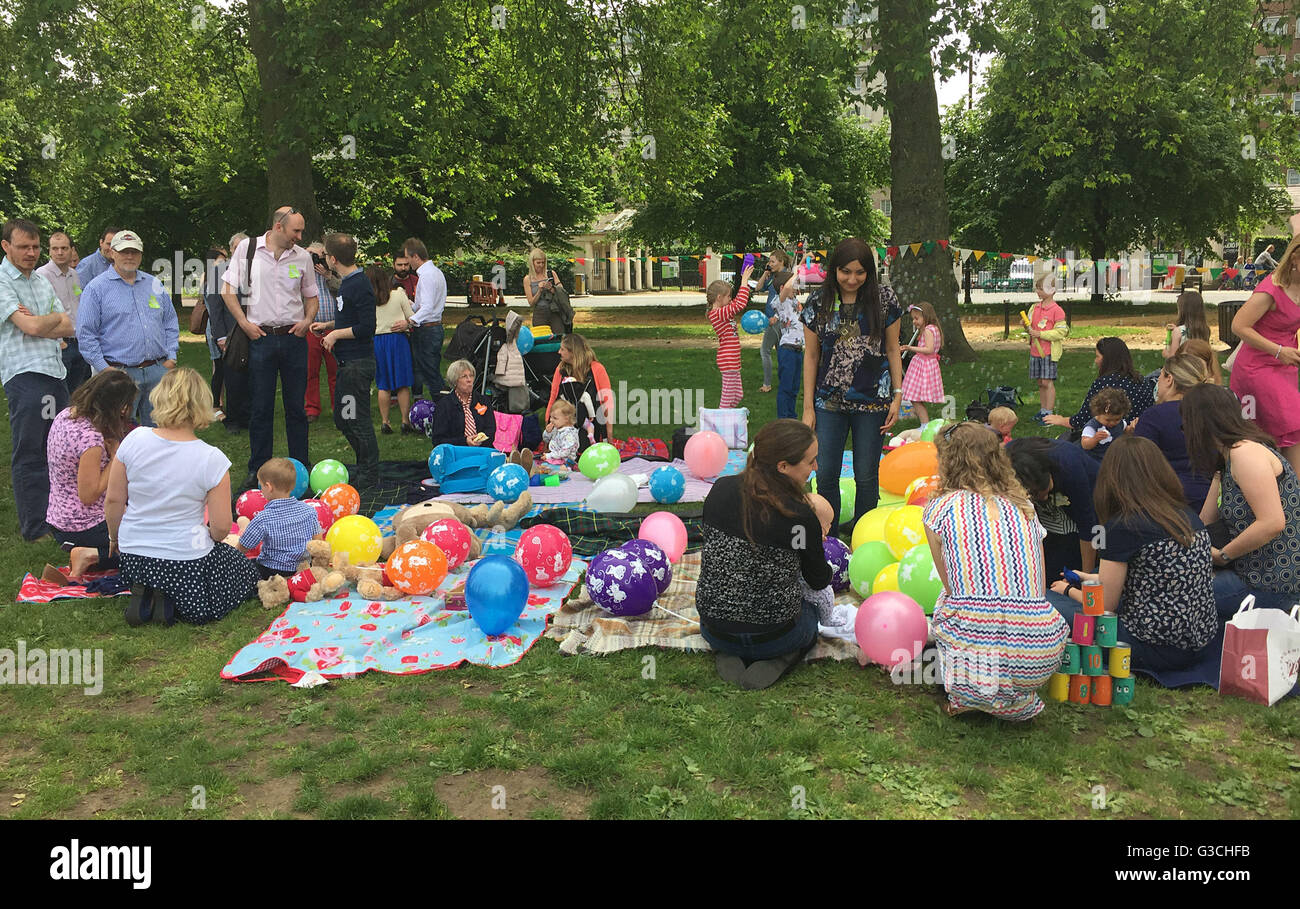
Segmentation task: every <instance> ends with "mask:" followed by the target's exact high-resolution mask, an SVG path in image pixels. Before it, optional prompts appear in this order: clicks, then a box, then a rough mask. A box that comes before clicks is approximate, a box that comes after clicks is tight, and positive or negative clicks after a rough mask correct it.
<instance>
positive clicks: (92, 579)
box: [15, 565, 131, 603]
mask: <svg viewBox="0 0 1300 909" xmlns="http://www.w3.org/2000/svg"><path fill="white" fill-rule="evenodd" d="M62 570H63V571H64V573H67V571H68V567H67V566H66V565H65V566H64V567H63V569H62ZM116 577H117V572H116V571H88V572H86V581H87V582H88V583H86V584H67V585H59V584H52V583H50V582H49V581H42V580H41V579H40V578H38V577H36V575H34V574H32V573H31V572H28V573H27V576H26V577H24V578H23V582H22V584H20V585H19V586H18V596H17V597H16V598H15V602H17V603H49V602H52V601H53V600H94V599H99V598H100V597H110V596H125V595H126V594H128V593H130V592H131V591H130V589H129V588H124V589H121V590H115V591H113V592H111V593H110V592H108V589H111V587H115V586H117V585H111V584H106V583H96V582H102V581H103V579H105V578H116Z"/></svg>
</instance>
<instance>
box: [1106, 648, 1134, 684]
mask: <svg viewBox="0 0 1300 909" xmlns="http://www.w3.org/2000/svg"><path fill="white" fill-rule="evenodd" d="M1132 658H1133V647H1132V646H1131V645H1130V644H1128V643H1126V642H1125V641H1119V642H1117V643H1116V644H1115V646H1114V647H1112V648H1110V675H1111V678H1114V679H1126V678H1128V677H1129V676H1130V675H1132V674H1133V671H1132V667H1131V666H1130V665H1129V663H1130V661H1131V660H1132Z"/></svg>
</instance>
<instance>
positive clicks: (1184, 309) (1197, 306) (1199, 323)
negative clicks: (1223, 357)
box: [1175, 290, 1210, 343]
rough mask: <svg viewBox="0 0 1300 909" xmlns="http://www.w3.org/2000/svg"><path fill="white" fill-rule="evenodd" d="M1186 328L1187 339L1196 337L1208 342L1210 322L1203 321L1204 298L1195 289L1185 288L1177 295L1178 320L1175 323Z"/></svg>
mask: <svg viewBox="0 0 1300 909" xmlns="http://www.w3.org/2000/svg"><path fill="white" fill-rule="evenodd" d="M1175 324H1177V325H1181V326H1183V327H1184V328H1186V329H1187V340H1188V341H1190V340H1192V339H1193V338H1196V339H1198V340H1201V341H1205V342H1206V343H1209V340H1210V324H1209V323H1208V322H1206V321H1205V299H1204V298H1203V297H1202V296H1201V295H1200V293H1199V292H1198V291H1195V290H1185V291H1183V292H1182V293H1180V294H1179V295H1178V320H1177V322H1176V323H1175Z"/></svg>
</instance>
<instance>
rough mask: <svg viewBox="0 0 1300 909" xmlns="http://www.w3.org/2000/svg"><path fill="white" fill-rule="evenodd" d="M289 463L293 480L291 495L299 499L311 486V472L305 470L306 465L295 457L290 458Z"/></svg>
mask: <svg viewBox="0 0 1300 909" xmlns="http://www.w3.org/2000/svg"><path fill="white" fill-rule="evenodd" d="M289 463H290V464H292V465H293V473H294V481H293V492H292V493H291V495H292V496H293V497H294V498H295V499H301V498H302V497H303V495H304V494H305V493H306V492H307V490H308V489H310V488H311V474H309V473H308V472H307V465H305V464H303V462H302V461H299V460H298V459H297V458H290V459H289Z"/></svg>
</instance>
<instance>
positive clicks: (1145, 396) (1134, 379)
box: [1043, 338, 1155, 436]
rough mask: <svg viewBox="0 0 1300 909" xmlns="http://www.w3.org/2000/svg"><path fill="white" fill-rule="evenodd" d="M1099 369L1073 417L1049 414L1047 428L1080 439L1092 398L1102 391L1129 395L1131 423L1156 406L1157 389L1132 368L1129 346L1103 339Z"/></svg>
mask: <svg viewBox="0 0 1300 909" xmlns="http://www.w3.org/2000/svg"><path fill="white" fill-rule="evenodd" d="M1093 364H1094V365H1095V366H1096V367H1097V378H1095V379H1093V380H1092V385H1091V386H1089V388H1088V393H1087V394H1086V395H1084V396H1083V403H1082V404H1080V405H1079V410H1078V412H1076V413H1075V414H1074V416H1072V417H1066V416H1062V415H1060V414H1054V413H1053V414H1048V415H1047V416H1045V417H1043V423H1044V424H1045V425H1047V426H1063V427H1065V428H1067V429H1073V430H1074V431H1075V434H1076V436H1077V434H1078V433H1080V432H1082V431H1083V427H1085V426H1087V425H1088V421H1089V420H1091V419H1092V409H1091V404H1092V396H1093V395H1095V394H1096V393H1097V392H1099V391H1101V390H1102V389H1103V388H1119V389H1122V390H1123V391H1124V394H1126V395H1128V399H1129V403H1131V404H1132V405H1133V406H1132V409H1131V410H1130V411H1129V421H1130V422H1132V420H1133V419H1134V418H1136V417H1140V416H1142V412H1143V411H1144V410H1146V409H1147V408H1148V407H1150V406H1151V405H1152V404H1154V403H1155V398H1154V395H1155V389H1154V387H1153V386H1152V385H1151V382H1150V381H1148V380H1147V379H1146V378H1144V377H1143V376H1141V375H1139V374H1138V371H1137V369H1136V367H1134V366H1133V354H1132V352H1130V351H1129V349H1128V345H1127V344H1125V343H1124V342H1123V340H1121V339H1120V338H1102V339H1100V340H1099V341H1098V342H1097V354H1096V356H1095V357H1094V358H1093Z"/></svg>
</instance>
